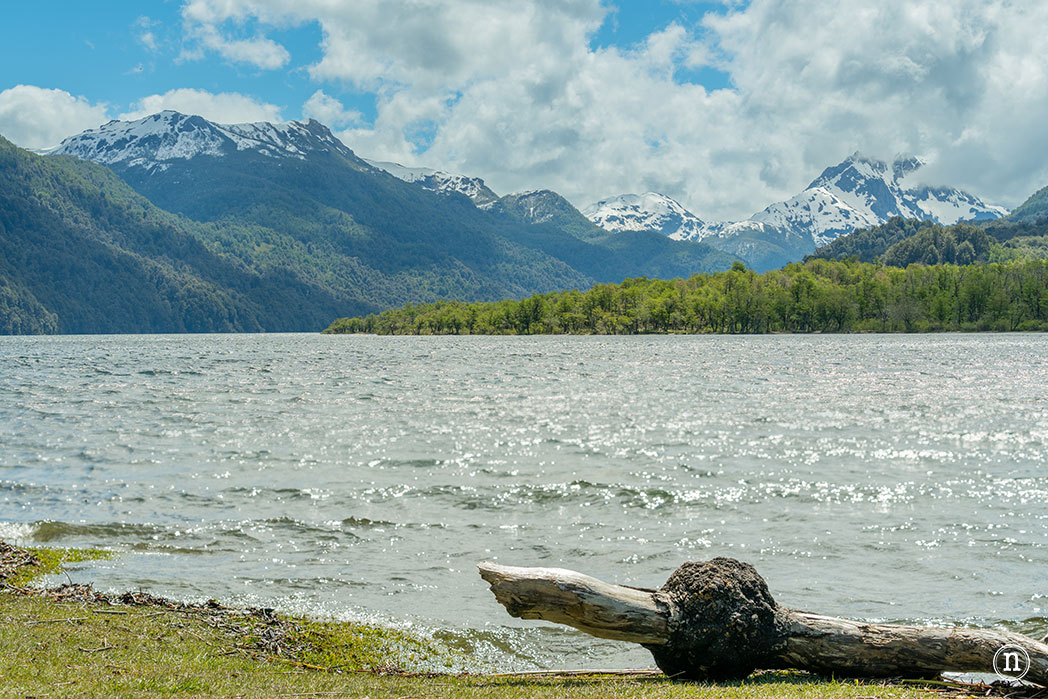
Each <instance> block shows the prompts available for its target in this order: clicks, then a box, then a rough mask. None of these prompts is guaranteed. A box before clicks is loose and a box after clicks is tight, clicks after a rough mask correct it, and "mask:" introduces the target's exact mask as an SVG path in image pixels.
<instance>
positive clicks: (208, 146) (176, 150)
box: [48, 109, 353, 170]
mask: <svg viewBox="0 0 1048 699" xmlns="http://www.w3.org/2000/svg"><path fill="white" fill-rule="evenodd" d="M241 151H251V152H255V153H259V154H261V155H264V156H267V157H271V158H296V159H300V160H304V159H305V158H306V155H307V154H308V153H311V152H336V153H339V154H341V155H343V156H347V157H353V153H352V151H350V150H349V149H348V148H346V146H345V145H343V144H342V142H341V141H339V140H338V139H337V138H335V136H334V134H332V133H331V131H330V130H329V129H328V128H327V127H326V126H324V125H323V124H321V123H320V122H318V121H316V120H314V119H310V120H309V121H288V122H281V123H271V122H266V121H259V122H252V123H243V124H217V123H214V122H211V121H208V120H207V119H205V118H203V117H201V116H197V115H192V114H182V113H181V112H176V111H174V110H170V109H167V110H164V111H162V112H158V113H156V114H150V115H148V116H145V117H142V118H140V119H134V120H129V121H119V120H113V121H110V122H108V123H106V124H103V125H102V126H99V127H98V128H96V129H89V130H87V131H84V132H83V133H81V134H77V135H76V136H72V137H70V138H67V139H65V140H64V141H62V143H61V144H59V145H58V147H56V148H54V149H51V150H50V151H48V152H49V154H65V155H73V156H76V157H78V158H83V159H85V160H93V161H95V162H98V163H102V164H104V165H117V164H119V165H122V166H126V167H142V168H146V169H152V168H160V169H161V170H164V169H166V168H167V167H169V166H170V164H171V162H172V161H177V160H189V159H191V158H195V157H198V156H210V157H223V156H227V155H231V154H235V153H238V152H241Z"/></svg>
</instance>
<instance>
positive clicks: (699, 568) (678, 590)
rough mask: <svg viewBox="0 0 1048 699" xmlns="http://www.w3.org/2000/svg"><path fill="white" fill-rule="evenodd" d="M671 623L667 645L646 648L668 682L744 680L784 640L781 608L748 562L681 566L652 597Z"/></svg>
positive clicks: (728, 560)
mask: <svg viewBox="0 0 1048 699" xmlns="http://www.w3.org/2000/svg"><path fill="white" fill-rule="evenodd" d="M656 600H657V603H658V604H660V605H665V609H666V611H667V613H668V615H669V618H670V639H669V642H668V643H666V644H665V645H657V646H656V645H650V646H645V647H646V648H647V649H648V650H650V651H651V654H652V655H653V656H655V664H656V665H658V666H659V669H660V670H662V671H663V672H665V673H666V674H667V675H669V676H670V677H673V678H676V679H688V680H730V679H741V678H743V677H746V676H747V675H749V674H750V673H751V672H753V671H754V670H755V669H756V668H758V667H761V666H762V665H764V666H766V664H764V661H765V659H766V658H767V657H768V656H769V655H771V654H772V653H773V652H774V651H775V650H776V649H777V648H780V647H781V646H782V644H784V643H785V641H786V632H785V613H786V610H785V609H784V608H781V607H779V606H778V605H777V604H776V603H775V600H774V599H772V596H771V593H770V592H768V585H767V583H765V582H764V578H762V577H761V576H760V575H758V574H757V571H756V569H755V568H754V567H753V566H751V565H749V564H748V563H742V562H740V561H736V560H734V559H732V558H714V559H713V560H711V561H706V562H704V563H702V562H700V563H685V564H684V565H682V566H681V567H680V568H678V569H677V570H676V571H675V572H674V573H673V575H671V576H670V579H669V580H667V581H666V584H665V585H663V586H662V589H661V590H660V591H659V592H658V593H656Z"/></svg>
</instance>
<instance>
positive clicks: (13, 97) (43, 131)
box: [0, 85, 108, 148]
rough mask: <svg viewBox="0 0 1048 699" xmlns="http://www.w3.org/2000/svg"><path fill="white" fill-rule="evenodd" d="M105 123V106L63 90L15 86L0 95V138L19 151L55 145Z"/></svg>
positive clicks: (106, 118)
mask: <svg viewBox="0 0 1048 699" xmlns="http://www.w3.org/2000/svg"><path fill="white" fill-rule="evenodd" d="M106 121H108V117H107V116H106V105H104V104H91V103H90V102H88V101H87V100H86V99H85V98H83V97H75V96H73V95H71V94H70V93H68V92H66V91H65V90H56V89H46V88H41V87H35V86H33V85H16V86H15V87H12V88H10V89H7V90H4V91H3V92H0V135H3V136H4V137H5V138H7V139H8V140H10V141H11V142H12V143H14V144H16V145H19V146H22V147H23V148H47V147H50V146H55V145H58V143H59V142H60V141H61V140H62V139H64V138H66V137H67V136H72V135H73V134H76V133H79V132H81V131H83V130H84V129H90V128H94V127H96V126H98V125H99V124H102V123H104V122H106Z"/></svg>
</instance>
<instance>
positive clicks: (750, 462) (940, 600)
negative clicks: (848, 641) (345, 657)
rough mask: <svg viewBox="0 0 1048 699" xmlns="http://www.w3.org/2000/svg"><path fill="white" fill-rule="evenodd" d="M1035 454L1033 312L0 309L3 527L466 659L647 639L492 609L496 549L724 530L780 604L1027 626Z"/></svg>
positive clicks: (618, 558)
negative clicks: (1016, 327)
mask: <svg viewBox="0 0 1048 699" xmlns="http://www.w3.org/2000/svg"><path fill="white" fill-rule="evenodd" d="M1046 459H1048V338H1044V337H1042V336H1037V335H1029V336H1027V335H1003V336H1001V335H995V336H990V335H980V336H973V335H951V336H921V337H913V336H887V337H885V336H850V337H796V336H780V337H651V338H645V337H640V338H593V337H591V338H452V337H444V338H408V337H398V338H378V337H326V336H313V335H250V336H244V335H241V336H121V337H116V336H114V337H61V338H0V538H4V539H8V540H11V541H14V542H21V543H28V544H50V545H58V546H105V547H112V548H114V549H116V550H118V551H121V552H123V555H121V556H119V557H118V558H117V559H116V560H114V561H110V562H104V563H101V564H96V565H92V566H91V567H88V568H84V569H81V570H80V571H78V572H76V573H74V577H76V578H78V579H80V580H84V581H92V582H94V583H95V584H96V585H97V586H99V587H102V588H111V589H117V590H123V589H127V588H136V589H137V588H143V589H147V590H149V591H151V592H155V593H158V594H164V595H170V596H174V597H180V598H208V597H218V598H221V599H223V600H229V601H233V602H241V603H250V604H264V605H265V606H275V607H278V608H282V609H285V610H296V611H308V612H311V613H317V614H330V615H335V616H339V617H341V618H356V619H359V618H364V619H373V620H379V621H382V622H384V623H396V624H402V625H403V624H410V625H413V626H414V628H416V629H418V630H421V631H424V632H433V633H436V632H439V630H441V629H446V630H447V631H448V632H449V633H447V634H443V635H445V636H446V637H447V638H449V639H451V642H453V643H456V644H458V645H461V646H463V647H467V648H471V649H475V650H476V651H477V652H478V653H479V654H480V655H481V656H482V659H483V660H484V662H485V663H487V665H488V666H490V665H497V666H499V667H519V668H526V667H532V666H540V667H562V666H583V665H585V666H599V665H607V666H626V665H634V666H644V665H649V664H650V658H649V657H648V656H647V654H646V653H645V652H644V651H643V650H634V649H632V648H631V647H629V646H626V645H624V644H616V643H611V642H598V641H595V640H592V639H589V638H588V637H583V636H581V635H580V634H577V633H575V632H573V631H571V630H570V629H559V628H558V629H555V628H552V627H549V626H546V625H543V624H539V623H536V622H519V621H517V620H514V619H511V618H510V617H508V616H507V615H506V614H505V612H504V611H503V609H502V608H501V607H500V606H498V605H497V604H496V603H495V602H494V599H493V597H492V596H491V595H490V593H489V592H488V591H487V586H486V585H485V584H484V583H483V582H482V581H481V580H480V578H479V577H478V576H477V574H476V572H475V568H474V566H475V564H476V563H477V562H478V561H480V560H483V559H489V558H490V559H496V560H498V561H500V562H504V563H509V564H520V565H547V566H563V567H571V568H576V569H579V570H582V571H584V572H587V573H589V574H592V575H597V576H599V577H604V578H606V579H609V580H614V581H618V582H622V583H626V584H633V585H641V586H649V587H650V586H658V585H660V584H661V583H662V582H663V581H664V580H665V578H666V577H667V575H668V574H669V573H670V572H671V571H672V570H673V569H674V568H675V567H676V566H677V565H678V564H679V563H681V562H682V561H685V560H689V559H705V558H710V557H713V556H717V555H727V556H733V557H737V558H740V559H743V560H746V561H749V562H751V563H753V564H754V565H756V566H757V568H758V570H759V571H760V572H761V573H762V574H763V575H764V576H765V578H766V579H767V580H768V582H769V585H770V586H771V589H772V592H773V594H775V595H776V598H777V599H778V600H779V601H780V602H782V603H784V604H786V605H789V606H794V607H800V608H806V609H813V610H817V611H820V612H824V613H831V614H838V615H842V616H853V617H861V618H870V619H884V620H912V621H949V622H957V623H960V622H964V623H975V624H993V623H998V622H1001V621H1013V622H1023V623H1024V624H1025V625H1026V626H1031V627H1036V626H1037V625H1038V624H1040V623H1041V621H1040V620H1039V617H1042V616H1045V615H1046V614H1045V611H1044V607H1045V606H1048V603H1046V598H1045V596H1044V591H1045V589H1046V588H1048V548H1046V544H1048V475H1046V474H1048V469H1046ZM1045 626H1046V627H1048V623H1046V624H1045ZM1045 630H1048V628H1046V629H1045ZM1031 632H1032V630H1031Z"/></svg>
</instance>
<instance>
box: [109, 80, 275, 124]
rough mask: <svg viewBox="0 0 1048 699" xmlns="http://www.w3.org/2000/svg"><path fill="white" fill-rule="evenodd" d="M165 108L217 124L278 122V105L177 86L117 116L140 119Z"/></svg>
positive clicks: (138, 102)
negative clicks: (175, 88) (177, 87)
mask: <svg viewBox="0 0 1048 699" xmlns="http://www.w3.org/2000/svg"><path fill="white" fill-rule="evenodd" d="M165 109H173V110H174V111H176V112H182V113H183V114H195V115H198V116H202V117H204V118H205V119H208V120H210V121H214V122H218V123H220V124H236V123H241V122H248V121H281V116H280V107H277V106H276V105H272V104H267V103H265V102H259V101H258V100H256V99H254V98H252V97H249V96H247V95H242V94H240V93H238V92H218V93H212V92H208V91H206V90H197V89H193V88H179V89H177V90H169V91H167V92H165V93H164V94H162V95H149V96H148V97H143V98H142V99H140V100H138V101H137V102H135V103H134V105H132V108H131V109H130V110H129V111H128V112H126V113H124V114H121V115H120V118H121V119H141V118H142V117H144V116H148V115H150V114H155V113H157V112H162V111H164V110H165Z"/></svg>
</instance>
